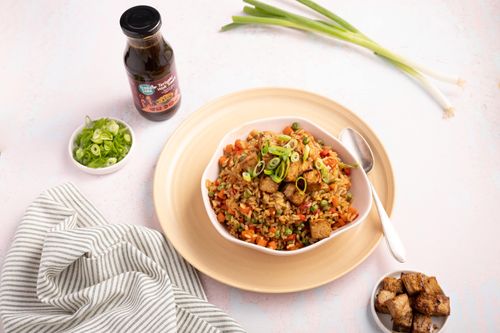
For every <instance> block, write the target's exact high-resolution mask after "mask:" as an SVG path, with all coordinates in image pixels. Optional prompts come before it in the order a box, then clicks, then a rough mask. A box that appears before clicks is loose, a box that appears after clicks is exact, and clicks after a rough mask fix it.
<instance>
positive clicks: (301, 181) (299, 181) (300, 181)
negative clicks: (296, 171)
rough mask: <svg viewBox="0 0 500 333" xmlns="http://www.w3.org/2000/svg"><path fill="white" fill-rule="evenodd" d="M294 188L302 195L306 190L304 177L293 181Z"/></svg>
mask: <svg viewBox="0 0 500 333" xmlns="http://www.w3.org/2000/svg"><path fill="white" fill-rule="evenodd" d="M295 188H296V189H297V190H298V191H299V192H302V193H304V192H305V191H306V190H307V181H306V179H305V178H304V177H299V178H297V180H296V181H295Z"/></svg>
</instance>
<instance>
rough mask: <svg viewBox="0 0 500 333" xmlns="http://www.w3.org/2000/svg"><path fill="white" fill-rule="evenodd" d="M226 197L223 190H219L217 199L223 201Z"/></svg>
mask: <svg viewBox="0 0 500 333" xmlns="http://www.w3.org/2000/svg"><path fill="white" fill-rule="evenodd" d="M225 197H226V195H225V194H224V189H222V190H220V191H219V193H217V198H219V199H224V198H225Z"/></svg>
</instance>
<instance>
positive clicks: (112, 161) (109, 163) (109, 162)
mask: <svg viewBox="0 0 500 333" xmlns="http://www.w3.org/2000/svg"><path fill="white" fill-rule="evenodd" d="M116 162H117V159H116V157H110V158H108V159H107V160H106V166H110V165H113V164H116Z"/></svg>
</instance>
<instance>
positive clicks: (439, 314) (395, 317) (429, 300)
mask: <svg viewBox="0 0 500 333" xmlns="http://www.w3.org/2000/svg"><path fill="white" fill-rule="evenodd" d="M370 310H371V313H372V316H373V320H374V321H375V323H376V324H377V326H378V327H379V328H380V331H382V332H385V333H393V332H411V333H437V332H440V333H441V332H444V330H445V327H446V324H447V322H448V319H449V316H450V310H451V306H450V298H449V297H448V296H446V294H445V292H444V290H443V288H442V287H441V285H440V284H439V282H438V280H437V278H436V277H435V276H428V275H425V274H423V273H421V272H419V271H416V270H404V271H395V272H391V273H388V274H385V275H384V276H382V277H381V278H380V279H379V280H378V282H377V283H376V284H375V287H374V288H373V292H372V295H371V299H370Z"/></svg>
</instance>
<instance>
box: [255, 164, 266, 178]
mask: <svg viewBox="0 0 500 333" xmlns="http://www.w3.org/2000/svg"><path fill="white" fill-rule="evenodd" d="M265 167H266V163H265V162H264V161H259V163H257V165H256V166H255V168H253V176H254V177H257V176H258V175H260V174H261V173H262V171H264V168H265Z"/></svg>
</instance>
